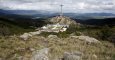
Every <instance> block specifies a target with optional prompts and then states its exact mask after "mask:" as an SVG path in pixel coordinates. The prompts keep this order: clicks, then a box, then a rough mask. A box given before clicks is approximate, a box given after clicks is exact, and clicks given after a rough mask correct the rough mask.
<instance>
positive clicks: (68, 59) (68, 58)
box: [63, 52, 82, 60]
mask: <svg viewBox="0 0 115 60" xmlns="http://www.w3.org/2000/svg"><path fill="white" fill-rule="evenodd" d="M81 57H82V53H81V52H74V53H68V52H65V53H64V57H63V60H81Z"/></svg>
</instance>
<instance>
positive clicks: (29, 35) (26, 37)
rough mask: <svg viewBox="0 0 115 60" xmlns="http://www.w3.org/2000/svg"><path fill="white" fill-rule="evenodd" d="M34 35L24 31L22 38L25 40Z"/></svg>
mask: <svg viewBox="0 0 115 60" xmlns="http://www.w3.org/2000/svg"><path fill="white" fill-rule="evenodd" d="M31 36H32V35H31V34H29V33H24V34H23V35H21V36H20V38H21V39H23V40H27V39H28V38H29V37H31Z"/></svg>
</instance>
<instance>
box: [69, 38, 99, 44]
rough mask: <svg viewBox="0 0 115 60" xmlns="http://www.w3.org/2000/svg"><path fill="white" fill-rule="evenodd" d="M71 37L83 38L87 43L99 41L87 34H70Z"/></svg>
mask: <svg viewBox="0 0 115 60" xmlns="http://www.w3.org/2000/svg"><path fill="white" fill-rule="evenodd" d="M71 38H76V39H79V40H83V41H86V42H89V43H100V41H98V40H97V39H95V38H93V37H89V36H71Z"/></svg>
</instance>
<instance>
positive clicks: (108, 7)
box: [0, 0, 115, 13]
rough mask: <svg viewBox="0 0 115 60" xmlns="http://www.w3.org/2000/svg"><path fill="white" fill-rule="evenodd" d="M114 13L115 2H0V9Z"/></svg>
mask: <svg viewBox="0 0 115 60" xmlns="http://www.w3.org/2000/svg"><path fill="white" fill-rule="evenodd" d="M60 4H63V5H64V7H63V11H64V12H76V13H78V12H112V13H113V12H114V10H115V0H0V9H9V10H38V11H39V10H46V11H56V12H59V10H60V7H59V5H60Z"/></svg>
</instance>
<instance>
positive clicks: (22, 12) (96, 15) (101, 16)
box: [0, 9, 115, 20]
mask: <svg viewBox="0 0 115 60" xmlns="http://www.w3.org/2000/svg"><path fill="white" fill-rule="evenodd" d="M1 15H23V16H25V15H26V16H31V17H32V18H36V17H41V18H44V17H53V16H57V15H59V13H55V12H49V11H35V10H2V9H0V16H1ZM64 16H68V17H71V18H74V19H81V20H87V19H104V18H113V17H115V14H113V13H64Z"/></svg>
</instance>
